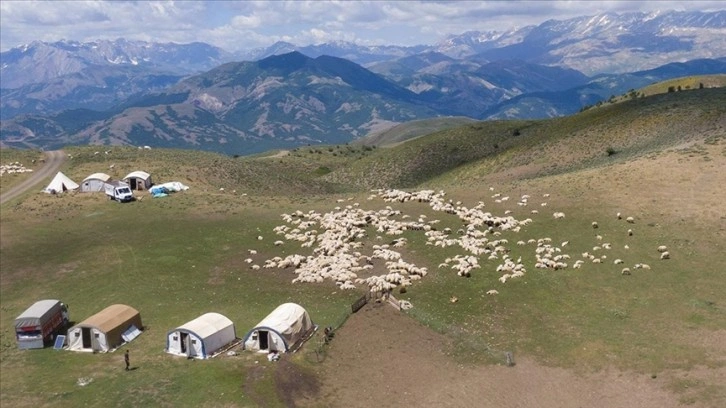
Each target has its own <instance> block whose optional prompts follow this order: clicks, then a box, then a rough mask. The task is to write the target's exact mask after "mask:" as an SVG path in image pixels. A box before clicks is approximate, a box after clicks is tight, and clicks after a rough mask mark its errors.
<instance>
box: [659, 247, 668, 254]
mask: <svg viewBox="0 0 726 408" xmlns="http://www.w3.org/2000/svg"><path fill="white" fill-rule="evenodd" d="M667 250H668V247H666V246H665V245H661V246H659V247H658V252H661V253H662V252H665V251H667Z"/></svg>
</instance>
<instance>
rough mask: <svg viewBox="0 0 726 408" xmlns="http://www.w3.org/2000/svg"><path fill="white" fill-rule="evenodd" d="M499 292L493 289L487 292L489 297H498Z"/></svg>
mask: <svg viewBox="0 0 726 408" xmlns="http://www.w3.org/2000/svg"><path fill="white" fill-rule="evenodd" d="M498 294H499V292H498V291H497V290H496V289H492V290H489V291H487V295H498Z"/></svg>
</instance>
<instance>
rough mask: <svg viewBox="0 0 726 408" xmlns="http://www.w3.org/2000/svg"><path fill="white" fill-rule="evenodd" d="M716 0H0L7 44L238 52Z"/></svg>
mask: <svg viewBox="0 0 726 408" xmlns="http://www.w3.org/2000/svg"><path fill="white" fill-rule="evenodd" d="M723 9H726V2H724V1H723V0H717V1H690V0H681V1H668V0H662V1H627V0H609V1H597V0H593V1H574V0H558V1H545V0H540V1H453V0H452V1H408V0H407V1H352V0H351V1H323V0H319V1H284V0H278V1H188V0H184V1H125V0H113V1H110V0H105V1H92V0H88V1H85V0H74V1H34V0H2V1H1V2H0V50H1V51H7V50H8V49H10V48H12V47H16V46H19V45H23V44H28V43H31V42H33V41H46V42H54V41H60V40H73V41H80V42H87V41H94V40H101V39H105V40H114V39H117V38H126V39H128V40H144V41H153V42H164V43H165V42H175V43H190V42H195V41H199V42H205V43H209V44H212V45H216V46H218V47H220V48H223V49H225V50H227V51H231V52H237V51H245V50H251V49H256V48H260V47H267V46H269V45H272V44H273V43H275V42H277V41H286V42H290V43H293V44H295V45H299V46H304V45H309V44H320V43H324V42H332V41H348V42H354V43H357V44H360V45H404V46H405V45H419V44H435V43H437V42H439V41H441V40H443V39H445V38H446V37H447V36H448V35H457V34H462V33H464V32H466V31H507V30H510V29H513V28H521V27H524V26H527V25H536V24H540V23H542V22H544V21H547V20H550V19H555V20H563V19H568V18H572V17H578V16H591V15H596V14H600V13H604V12H615V13H625V12H636V11H641V12H654V11H657V10H661V11H663V10H688V11H696V10H698V11H714V10H723Z"/></svg>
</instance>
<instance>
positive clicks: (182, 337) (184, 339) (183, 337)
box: [179, 332, 189, 354]
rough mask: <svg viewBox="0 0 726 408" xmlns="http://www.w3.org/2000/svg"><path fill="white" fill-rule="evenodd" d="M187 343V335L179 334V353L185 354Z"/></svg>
mask: <svg viewBox="0 0 726 408" xmlns="http://www.w3.org/2000/svg"><path fill="white" fill-rule="evenodd" d="M188 343H189V333H184V332H181V333H179V346H181V352H182V353H183V354H186V353H187V350H188V349H189V348H188V347H187V345H188Z"/></svg>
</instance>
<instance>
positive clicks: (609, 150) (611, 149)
mask: <svg viewBox="0 0 726 408" xmlns="http://www.w3.org/2000/svg"><path fill="white" fill-rule="evenodd" d="M605 152H606V153H607V154H608V156H612V155H614V154H617V153H618V151H617V150H615V148H613V147H612V146H608V148H607V149H605Z"/></svg>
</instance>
